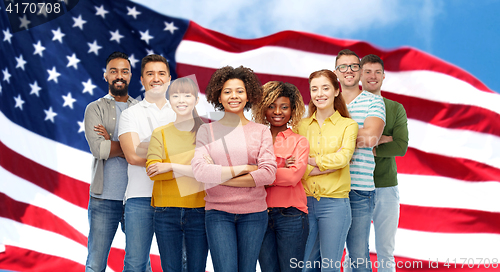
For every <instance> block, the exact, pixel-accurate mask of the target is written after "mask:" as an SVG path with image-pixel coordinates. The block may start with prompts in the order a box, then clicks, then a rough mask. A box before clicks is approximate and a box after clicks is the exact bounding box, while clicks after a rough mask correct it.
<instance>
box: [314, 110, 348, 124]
mask: <svg viewBox="0 0 500 272" xmlns="http://www.w3.org/2000/svg"><path fill="white" fill-rule="evenodd" d="M341 117H342V116H341V115H340V113H339V111H338V110H336V111H335V112H334V113H333V114H332V115H331V116H330V117H328V118H326V120H330V122H332V124H334V125H335V124H336V123H337V122H338V121H339V120H340V118H341ZM309 118H310V120H309V125H310V124H311V123H312V122H313V121H316V122H317V121H318V119H317V118H316V112H314V113H313V115H312V116H311V117H309ZM326 120H325V121H326Z"/></svg>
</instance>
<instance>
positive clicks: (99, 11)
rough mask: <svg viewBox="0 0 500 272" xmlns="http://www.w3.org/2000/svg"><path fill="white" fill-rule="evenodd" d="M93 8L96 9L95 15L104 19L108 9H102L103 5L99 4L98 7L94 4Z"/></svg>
mask: <svg viewBox="0 0 500 272" xmlns="http://www.w3.org/2000/svg"><path fill="white" fill-rule="evenodd" d="M94 8H95V9H96V10H97V12H96V13H95V15H100V16H101V17H102V18H103V19H106V13H109V11H107V10H105V9H104V5H101V6H100V7H96V6H94Z"/></svg>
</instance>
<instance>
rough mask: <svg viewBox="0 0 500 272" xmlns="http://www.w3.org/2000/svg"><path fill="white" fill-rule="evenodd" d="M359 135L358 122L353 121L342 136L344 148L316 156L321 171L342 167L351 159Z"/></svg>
mask: <svg viewBox="0 0 500 272" xmlns="http://www.w3.org/2000/svg"><path fill="white" fill-rule="evenodd" d="M357 137H358V124H357V123H356V122H351V123H350V124H349V125H347V127H346V128H345V131H344V135H343V138H342V149H341V150H340V151H338V152H335V153H329V154H324V155H320V156H318V157H316V164H317V165H318V168H319V170H320V171H325V170H328V169H342V168H344V167H345V166H346V165H348V164H349V161H351V158H352V154H353V153H354V149H355V148H356V138H357Z"/></svg>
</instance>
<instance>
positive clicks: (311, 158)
mask: <svg viewBox="0 0 500 272" xmlns="http://www.w3.org/2000/svg"><path fill="white" fill-rule="evenodd" d="M307 164H309V165H312V166H318V165H317V164H316V158H315V157H309V158H308V159H307Z"/></svg>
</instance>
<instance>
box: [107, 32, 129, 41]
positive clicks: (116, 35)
mask: <svg viewBox="0 0 500 272" xmlns="http://www.w3.org/2000/svg"><path fill="white" fill-rule="evenodd" d="M109 33H111V39H109V41H116V42H117V43H120V39H122V38H123V37H125V36H123V35H120V31H119V30H118V29H117V30H116V31H115V32H112V31H110V32H109Z"/></svg>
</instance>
